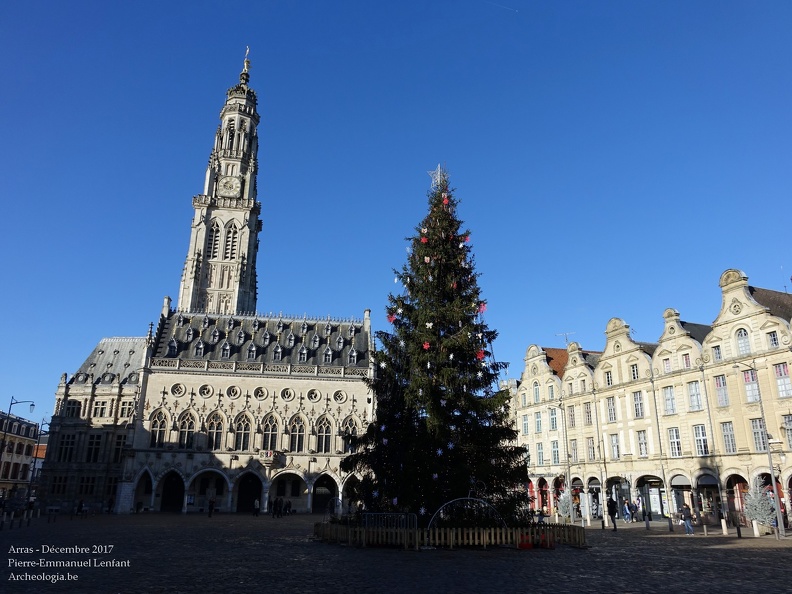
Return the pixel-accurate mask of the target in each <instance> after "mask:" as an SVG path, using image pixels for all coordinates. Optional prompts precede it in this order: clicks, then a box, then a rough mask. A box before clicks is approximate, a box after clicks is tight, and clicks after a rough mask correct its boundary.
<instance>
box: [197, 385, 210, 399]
mask: <svg viewBox="0 0 792 594" xmlns="http://www.w3.org/2000/svg"><path fill="white" fill-rule="evenodd" d="M198 393H199V394H200V395H201V396H203V397H204V398H209V397H210V396H211V395H212V394H214V390H213V389H212V386H210V385H209V384H204V385H203V386H201V387H200V388H198Z"/></svg>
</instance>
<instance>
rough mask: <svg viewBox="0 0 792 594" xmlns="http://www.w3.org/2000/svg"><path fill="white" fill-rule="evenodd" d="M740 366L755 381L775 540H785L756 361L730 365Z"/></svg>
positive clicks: (738, 367)
mask: <svg viewBox="0 0 792 594" xmlns="http://www.w3.org/2000/svg"><path fill="white" fill-rule="evenodd" d="M740 365H745V366H746V367H747V368H748V369H750V370H751V372H752V373H753V374H754V378H755V379H756V397H757V400H758V402H759V414H760V415H762V431H763V433H764V445H765V450H766V451H767V466H768V470H769V472H770V482H771V483H772V485H773V497H774V498H775V501H774V504H775V511H776V524H777V528H776V538H777V537H778V536H781V538H786V531H785V530H784V519H783V517H782V516H781V499H779V497H778V484H777V483H776V479H775V468H773V453H772V451H771V450H770V434H769V433H768V432H767V419H766V418H765V412H764V404H763V403H762V390H761V388H760V387H759V372H758V371H757V369H756V359H753V360H751V364H750V365H748V363H744V362H742V361H738V362H737V363H735V364H734V365H732V368H733V369H738V370H739V369H740Z"/></svg>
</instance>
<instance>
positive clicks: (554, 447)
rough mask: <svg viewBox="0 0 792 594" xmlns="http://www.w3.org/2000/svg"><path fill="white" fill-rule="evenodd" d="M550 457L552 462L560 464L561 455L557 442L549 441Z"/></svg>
mask: <svg viewBox="0 0 792 594" xmlns="http://www.w3.org/2000/svg"><path fill="white" fill-rule="evenodd" d="M550 459H551V460H552V462H551V463H552V464H560V463H561V456H560V455H559V453H558V442H557V441H551V442H550Z"/></svg>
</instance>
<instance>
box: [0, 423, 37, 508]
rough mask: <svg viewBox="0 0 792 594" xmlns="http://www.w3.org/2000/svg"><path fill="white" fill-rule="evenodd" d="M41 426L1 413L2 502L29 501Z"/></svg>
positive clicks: (0, 478)
mask: <svg viewBox="0 0 792 594" xmlns="http://www.w3.org/2000/svg"><path fill="white" fill-rule="evenodd" d="M38 435H39V427H38V425H37V424H36V423H34V422H33V421H29V420H28V419H23V418H22V417H18V416H16V415H13V414H11V413H7V412H2V413H0V502H2V505H3V507H5V505H6V503H7V502H8V501H9V500H18V501H19V502H22V504H24V503H26V502H27V500H28V497H27V496H28V492H29V489H30V479H31V477H32V475H31V473H32V470H33V462H34V459H35V458H34V454H35V450H36V443H37V441H38Z"/></svg>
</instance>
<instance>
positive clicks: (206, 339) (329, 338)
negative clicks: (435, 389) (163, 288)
mask: <svg viewBox="0 0 792 594" xmlns="http://www.w3.org/2000/svg"><path fill="white" fill-rule="evenodd" d="M366 326H367V325H364V322H363V320H352V319H346V320H336V319H332V318H325V319H318V318H307V317H304V318H292V317H285V316H283V317H281V316H273V317H262V316H259V315H233V316H230V315H217V314H214V315H213V314H205V313H187V312H175V311H173V312H170V314H169V315H168V317H167V318H165V319H163V320H162V321H161V324H160V328H159V329H158V333H157V337H156V344H155V347H154V352H153V356H154V357H158V358H175V359H182V360H204V361H206V360H209V361H240V362H241V361H245V362H251V363H253V362H258V363H284V364H292V365H315V366H319V367H330V366H335V367H362V368H367V367H368V365H369V350H370V336H369V330H368V328H367V327H366ZM278 347H280V353H281V355H280V359H277V358H276V357H275V351H276V349H277V348H278ZM303 347H304V353H305V354H304V358H302V359H301V357H300V351H301V350H303ZM353 349H354V351H355V352H356V354H357V357H356V361H355V362H354V363H350V352H351V351H352V350H353ZM325 353H329V357H330V362H329V363H326V362H325Z"/></svg>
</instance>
